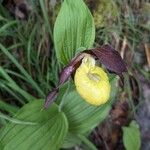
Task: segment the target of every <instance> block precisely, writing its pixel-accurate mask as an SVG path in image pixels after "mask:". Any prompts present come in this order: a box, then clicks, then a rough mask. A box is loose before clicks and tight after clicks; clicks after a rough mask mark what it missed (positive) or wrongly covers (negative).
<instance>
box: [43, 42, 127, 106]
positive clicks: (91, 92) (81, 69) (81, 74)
mask: <svg viewBox="0 0 150 150" xmlns="http://www.w3.org/2000/svg"><path fill="white" fill-rule="evenodd" d="M96 60H98V62H100V63H102V64H103V65H104V66H105V67H106V69H107V70H108V71H109V72H110V73H115V74H117V75H119V77H120V79H121V80H122V83H123V75H122V73H123V72H126V71H127V68H126V64H125V63H124V61H123V60H122V58H121V56H120V54H119V53H118V52H117V51H116V50H115V49H114V48H113V47H111V46H110V45H108V44H106V45H103V46H101V47H98V48H94V49H90V50H84V51H83V52H81V53H79V54H78V55H77V56H75V57H74V58H73V59H72V60H71V61H70V62H69V63H68V65H66V66H65V67H64V68H63V70H62V71H61V73H60V76H59V82H58V84H57V86H56V87H55V88H54V89H53V90H52V91H50V92H49V93H48V95H47V97H46V101H45V104H44V107H45V108H47V107H48V106H49V105H50V104H51V103H53V101H54V100H55V99H56V97H57V96H58V93H59V89H60V86H62V85H63V84H64V83H65V82H66V81H67V80H69V79H70V77H71V76H72V75H73V76H74V81H75V85H76V89H77V91H78V93H79V94H80V95H81V97H83V98H84V99H85V100H86V101H87V102H88V103H90V104H92V105H95V106H98V105H101V104H104V103H106V102H107V101H108V99H109V96H110V88H111V87H110V83H109V79H108V76H107V74H106V72H105V71H104V70H103V69H102V68H101V67H98V66H97V65H96Z"/></svg>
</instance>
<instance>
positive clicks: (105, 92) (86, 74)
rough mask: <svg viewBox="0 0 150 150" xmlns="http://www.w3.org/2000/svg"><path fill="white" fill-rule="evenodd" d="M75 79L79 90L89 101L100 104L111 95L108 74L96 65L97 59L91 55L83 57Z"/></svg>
mask: <svg viewBox="0 0 150 150" xmlns="http://www.w3.org/2000/svg"><path fill="white" fill-rule="evenodd" d="M95 75H96V76H97V77H96V78H95ZM74 80H75V85H76V90H77V92H78V93H79V94H80V95H81V97H83V98H84V100H85V101H87V102H88V103H90V104H92V105H96V106H99V105H101V104H104V103H106V102H107V101H108V99H109V95H110V83H109V79H108V76H107V74H106V72H105V71H104V70H103V69H102V68H101V67H98V66H96V62H95V59H94V58H93V57H91V56H90V55H86V56H85V57H84V58H83V60H82V63H81V65H80V66H79V68H78V69H77V70H76V73H75V78H74Z"/></svg>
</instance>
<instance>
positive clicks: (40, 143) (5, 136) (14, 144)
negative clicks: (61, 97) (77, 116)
mask: <svg viewBox="0 0 150 150" xmlns="http://www.w3.org/2000/svg"><path fill="white" fill-rule="evenodd" d="M42 107H43V100H35V101H33V102H31V103H29V104H26V105H25V106H24V107H23V108H21V109H20V110H19V111H18V113H17V114H16V115H15V118H16V119H19V120H23V121H27V122H33V123H34V124H28V125H26V124H24V122H23V123H22V124H14V123H8V124H7V125H6V126H5V127H4V128H2V129H1V131H0V149H3V150H10V149H15V150H20V149H21V150H28V149H30V148H31V147H32V150H37V149H42V150H49V149H53V150H57V149H59V148H60V146H61V144H62V142H63V140H64V137H65V136H66V134H67V129H68V124H67V120H66V117H65V115H64V113H62V112H58V107H57V105H55V104H53V105H52V106H51V107H50V108H49V109H46V110H42Z"/></svg>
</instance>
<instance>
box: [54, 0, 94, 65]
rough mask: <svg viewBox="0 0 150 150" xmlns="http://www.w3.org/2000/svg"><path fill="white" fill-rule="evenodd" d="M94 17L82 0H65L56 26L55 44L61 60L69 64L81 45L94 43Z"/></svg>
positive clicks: (88, 46) (86, 46)
mask: <svg viewBox="0 0 150 150" xmlns="http://www.w3.org/2000/svg"><path fill="white" fill-rule="evenodd" d="M94 38H95V27H94V22H93V18H92V16H91V13H90V11H89V9H88V8H87V6H86V5H85V4H84V2H83V1H82V0H76V1H73V0H64V2H63V4H62V7H61V10H60V12H59V15H58V17H57V19H56V22H55V26H54V44H55V51H56V56H57V59H58V60H59V62H61V63H63V64H67V63H68V62H69V60H71V58H73V57H74V56H75V54H76V51H77V49H78V48H80V47H85V48H90V47H91V46H92V45H93V43H94Z"/></svg>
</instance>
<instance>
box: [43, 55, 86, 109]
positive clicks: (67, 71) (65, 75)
mask: <svg viewBox="0 0 150 150" xmlns="http://www.w3.org/2000/svg"><path fill="white" fill-rule="evenodd" d="M83 57H84V53H80V54H78V55H77V56H76V57H75V58H73V59H72V60H71V62H70V63H69V64H68V65H67V66H66V67H65V68H64V69H63V70H62V71H61V73H60V77H59V83H58V86H57V87H56V88H54V89H53V90H52V91H50V92H49V94H48V96H47V97H46V100H45V104H44V107H45V108H47V107H48V106H49V105H50V104H51V103H52V102H54V100H55V99H56V98H57V95H58V91H59V87H60V86H61V85H63V84H64V83H65V82H66V81H67V80H69V78H70V76H71V75H72V74H73V73H74V72H75V70H76V69H77V68H78V66H79V65H80V64H81V60H82V58H83Z"/></svg>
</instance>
